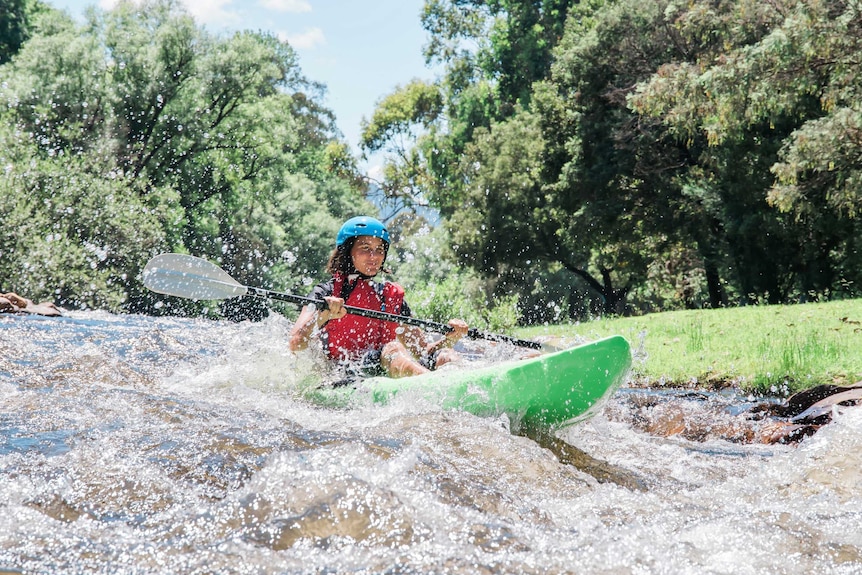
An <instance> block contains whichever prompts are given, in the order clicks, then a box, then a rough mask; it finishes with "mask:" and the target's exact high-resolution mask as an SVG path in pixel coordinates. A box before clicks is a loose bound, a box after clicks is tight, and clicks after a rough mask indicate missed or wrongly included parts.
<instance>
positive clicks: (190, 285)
mask: <svg viewBox="0 0 862 575" xmlns="http://www.w3.org/2000/svg"><path fill="white" fill-rule="evenodd" d="M143 275H144V286H146V288H147V289H150V290H152V291H154V292H156V293H163V294H166V295H173V296H177V297H183V298H188V299H197V300H209V299H228V298H232V297H237V296H242V295H245V294H246V293H247V292H248V288H247V287H245V286H244V285H242V284H240V283H239V282H237V281H236V280H235V279H233V278H232V277H230V276H229V275H228V274H227V272H225V271H224V270H223V269H221V268H220V267H218V266H217V265H215V264H211V263H210V262H208V261H206V260H204V259H201V258H196V257H194V256H188V255H185V254H161V255H157V256H156V257H154V258H152V259H151V260H150V261H148V262H147V265H146V266H145V267H144V274H143Z"/></svg>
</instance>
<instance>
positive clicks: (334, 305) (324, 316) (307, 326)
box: [289, 296, 347, 351]
mask: <svg viewBox="0 0 862 575" xmlns="http://www.w3.org/2000/svg"><path fill="white" fill-rule="evenodd" d="M323 299H324V300H326V303H327V304H329V307H328V308H326V309H325V310H323V311H320V312H319V311H317V307H316V306H314V305H307V306H305V307H304V308H302V312H301V313H300V314H299V317H298V318H296V323H294V324H293V329H291V330H290V341H289V347H290V351H301V350H303V349H306V348H307V347H308V341H309V340H310V339H311V334H312V333H314V329H315V328H317V329H320V328H322V327H323V326H325V325H326V323H327V322H328V321H330V320H333V319H341V318H343V317H344V316H345V315H347V310H345V309H344V300H343V299H341V298H340V297H331V296H328V297H325V298H323Z"/></svg>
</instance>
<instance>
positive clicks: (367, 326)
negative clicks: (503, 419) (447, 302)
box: [290, 216, 468, 377]
mask: <svg viewBox="0 0 862 575" xmlns="http://www.w3.org/2000/svg"><path fill="white" fill-rule="evenodd" d="M389 244H390V239H389V231H388V230H387V229H386V226H385V225H383V223H382V222H380V221H379V220H377V219H375V218H372V217H368V216H359V217H355V218H351V219H349V220H347V221H346V222H345V223H344V225H342V226H341V229H340V230H339V231H338V235H337V237H336V240H335V250H333V252H332V255H331V256H330V258H329V263H328V264H327V268H326V269H327V271H328V272H329V273H331V274H332V278H331V279H330V280H329V281H327V282H324V283H321V284H318V285H317V286H315V288H314V290H312V292H311V297H313V298H315V299H321V300H325V301H326V303H327V304H328V307H327V309H324V310H322V311H318V309H317V307H315V306H314V305H308V306H306V307H305V308H303V310H302V312H301V313H300V314H299V318H297V320H296V323H295V324H294V326H293V329H292V330H291V333H290V349H291V350H292V351H299V350H303V349H306V348H307V347H308V344H309V341H310V340H311V338H312V337H314V336H318V337H319V338H320V340H321V343H322V345H323V349H324V351H325V352H326V354H327V355H328V356H329V357H330V358H331V359H334V360H337V361H339V362H340V363H343V364H345V365H351V366H354V367H356V366H358V367H359V368H360V370H361V372H362V373H363V374H365V375H389V376H391V377H403V376H410V375H420V374H423V373H427V372H428V371H430V370H433V369H436V368H437V367H440V366H441V365H444V364H446V363H450V362H452V361H455V360H457V359H458V358H459V357H460V356H459V354H458V352H456V351H455V350H454V349H452V346H453V345H454V344H455V342H457V341H458V340H459V339H461V338H462V337H463V336H464V335H466V333H467V329H468V327H467V324H466V323H465V322H464V321H462V320H460V319H452V320H450V321H449V325H450V326H451V327H452V331H451V332H449V333H448V334H446V335H445V336H444V337H442V338H440V339H439V340H437V341H434V342H431V343H428V342H426V340H425V337H424V335H423V333H422V331H421V330H420V329H418V328H416V327H412V326H405V325H399V324H397V323H395V322H389V321H383V320H379V319H372V318H366V317H362V316H358V315H354V314H348V313H347V311H346V310H345V309H344V306H345V305H348V306H354V307H361V308H365V309H375V310H380V311H384V312H387V313H394V314H399V315H403V316H410V315H411V313H410V307H409V306H408V305H407V302H405V301H404V289H403V288H402V287H401V286H400V285H398V284H397V283H394V282H389V281H383V282H379V281H375V279H374V278H375V277H376V276H377V274H378V273H380V272H381V271H384V269H383V264H384V262H385V261H386V255H387V253H388V251H389Z"/></svg>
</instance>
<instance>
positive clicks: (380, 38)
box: [47, 0, 434, 171]
mask: <svg viewBox="0 0 862 575" xmlns="http://www.w3.org/2000/svg"><path fill="white" fill-rule="evenodd" d="M47 1H48V3H49V4H51V5H52V6H54V7H55V8H59V9H61V10H65V11H67V12H69V13H70V14H71V15H72V16H74V17H76V18H78V17H82V15H83V13H84V10H85V8H86V7H87V6H97V7H99V8H103V9H107V8H110V7H111V6H113V5H115V4H116V0H47ZM182 3H183V4H184V5H185V6H186V8H187V9H188V10H189V12H191V14H192V15H193V16H194V17H195V19H196V20H197V21H198V23H200V24H202V25H204V26H205V27H206V28H207V29H208V30H210V31H212V32H229V31H232V30H244V29H250V30H266V31H269V32H272V33H274V34H276V35H278V36H279V37H280V38H283V39H287V41H288V42H290V44H291V45H292V46H293V47H294V48H295V49H296V50H297V52H298V54H299V58H300V66H301V68H302V71H303V73H304V74H305V75H306V76H307V77H308V78H310V79H312V80H315V81H318V82H322V83H323V84H325V85H326V87H327V98H326V101H325V104H326V106H327V107H328V108H330V109H332V110H333V111H334V112H335V114H336V117H337V121H338V127H339V128H340V129H341V131H342V133H343V134H344V137H345V138H346V139H347V141H348V142H349V143H350V144H351V145H352V146H353V148H354V150H357V143H358V141H359V125H360V121H361V119H362V118H363V117H365V118H370V117H371V114H372V113H373V111H374V104H375V102H376V101H377V100H379V99H380V98H381V97H383V96H385V95H386V94H388V93H390V92H391V91H392V90H393V89H394V88H395V87H396V86H397V85H403V84H406V83H407V82H409V81H410V80H412V79H413V78H422V79H433V77H434V73H433V72H432V71H431V70H429V69H428V68H427V67H426V66H425V61H424V58H423V57H422V47H423V46H424V45H425V43H426V42H427V34H426V32H425V30H423V29H422V25H421V23H420V21H419V15H420V13H421V10H422V5H423V0H182ZM369 168H370V169H371V170H372V171H373V167H369Z"/></svg>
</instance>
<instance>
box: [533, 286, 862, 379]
mask: <svg viewBox="0 0 862 575" xmlns="http://www.w3.org/2000/svg"><path fill="white" fill-rule="evenodd" d="M520 334H521V336H522V337H537V336H542V335H554V336H562V337H569V336H580V337H585V338H589V339H596V338H599V337H604V336H607V335H611V334H620V335H623V336H625V337H626V338H627V339H628V340H629V342H630V343H631V344H632V348H633V351H634V355H635V360H634V369H633V371H634V373H633V375H634V376H635V378H636V380H637V381H638V382H639V383H643V384H648V385H705V386H710V387H722V386H726V385H736V386H739V387H741V388H744V389H750V390H753V391H759V392H764V393H770V394H776V393H781V394H784V393H789V392H794V391H798V390H800V389H805V388H808V387H812V386H814V385H818V384H822V383H838V384H847V383H855V382H856V381H859V380H862V300H845V301H835V302H828V303H813V304H800V305H781V306H749V307H738V308H727V309H716V310H687V311H678V312H666V313H656V314H649V315H645V316H639V317H627V318H616V319H599V320H595V321H591V322H585V323H579V324H571V325H557V326H553V327H551V328H530V329H525V330H523V331H522V332H520Z"/></svg>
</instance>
